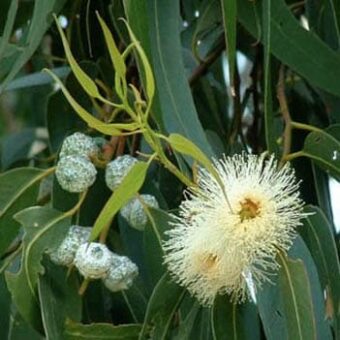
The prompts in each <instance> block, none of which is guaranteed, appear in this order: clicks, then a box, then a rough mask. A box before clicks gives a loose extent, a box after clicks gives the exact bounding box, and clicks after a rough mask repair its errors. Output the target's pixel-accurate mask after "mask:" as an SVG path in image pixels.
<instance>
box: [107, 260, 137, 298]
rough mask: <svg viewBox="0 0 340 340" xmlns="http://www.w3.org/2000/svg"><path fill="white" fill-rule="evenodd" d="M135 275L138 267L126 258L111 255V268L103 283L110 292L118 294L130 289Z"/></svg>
mask: <svg viewBox="0 0 340 340" xmlns="http://www.w3.org/2000/svg"><path fill="white" fill-rule="evenodd" d="M137 275H138V267H137V266H136V265H135V264H134V263H133V262H132V261H131V260H130V259H129V258H128V257H126V256H119V255H117V254H112V260H111V266H110V269H109V271H108V273H107V276H106V277H105V278H104V279H103V282H104V285H105V286H106V287H107V289H109V290H110V291H111V292H118V291H121V290H125V289H128V288H130V287H131V286H132V284H133V280H134V278H135V277H136V276H137Z"/></svg>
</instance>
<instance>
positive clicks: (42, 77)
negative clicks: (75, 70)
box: [4, 66, 70, 91]
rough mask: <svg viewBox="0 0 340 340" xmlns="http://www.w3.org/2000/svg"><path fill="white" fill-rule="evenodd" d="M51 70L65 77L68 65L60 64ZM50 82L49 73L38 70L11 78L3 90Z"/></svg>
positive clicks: (25, 87)
mask: <svg viewBox="0 0 340 340" xmlns="http://www.w3.org/2000/svg"><path fill="white" fill-rule="evenodd" d="M51 71H52V72H53V73H54V74H55V75H56V76H58V77H59V78H66V77H67V76H68V75H69V73H70V68H69V67H68V66H61V67H56V68H52V69H51ZM51 82H52V79H51V77H50V76H49V75H47V74H45V73H42V72H41V71H39V72H35V73H32V74H29V75H25V76H22V77H18V78H16V79H14V80H12V81H11V82H10V83H9V84H8V86H7V87H6V89H5V90H4V91H13V90H19V89H28V88H30V87H33V86H42V85H46V84H50V83H51Z"/></svg>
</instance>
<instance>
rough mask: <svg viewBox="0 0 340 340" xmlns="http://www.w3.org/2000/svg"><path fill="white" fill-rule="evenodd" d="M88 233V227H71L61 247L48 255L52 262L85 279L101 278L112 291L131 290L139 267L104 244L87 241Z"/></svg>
mask: <svg viewBox="0 0 340 340" xmlns="http://www.w3.org/2000/svg"><path fill="white" fill-rule="evenodd" d="M90 234H91V228H90V227H81V226H77V225H73V226H71V227H70V229H69V231H68V233H67V235H66V237H65V239H64V240H63V241H62V243H61V244H60V246H59V247H58V248H57V249H56V250H55V251H53V252H52V253H51V254H50V258H51V260H52V261H53V262H54V263H56V264H58V265H65V266H71V265H74V266H75V267H76V268H77V269H78V271H79V272H80V274H81V275H82V276H84V278H85V279H102V280H103V283H104V285H105V286H106V287H107V288H108V289H109V290H110V291H112V292H117V291H121V290H125V289H128V288H130V287H131V285H132V283H133V280H134V278H135V277H136V276H137V275H138V267H137V266H136V265H135V264H134V263H133V262H132V261H131V260H130V259H129V258H128V257H126V256H120V255H118V254H115V253H113V252H111V251H110V250H109V249H108V248H107V246H106V245H105V244H101V243H97V242H88V239H89V236H90Z"/></svg>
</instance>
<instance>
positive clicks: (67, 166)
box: [55, 156, 97, 192]
mask: <svg viewBox="0 0 340 340" xmlns="http://www.w3.org/2000/svg"><path fill="white" fill-rule="evenodd" d="M55 174H56V177H57V180H58V182H59V184H60V186H61V187H62V188H63V189H64V190H66V191H68V192H83V191H85V190H86V189H87V188H88V187H90V186H91V185H92V184H93V183H94V181H95V180H96V175H97V170H96V168H95V167H94V165H93V164H92V163H91V162H90V161H89V160H88V159H87V158H85V157H82V156H66V157H63V158H61V159H60V160H59V162H58V164H57V169H56V172H55Z"/></svg>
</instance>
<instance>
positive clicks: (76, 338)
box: [64, 321, 141, 340]
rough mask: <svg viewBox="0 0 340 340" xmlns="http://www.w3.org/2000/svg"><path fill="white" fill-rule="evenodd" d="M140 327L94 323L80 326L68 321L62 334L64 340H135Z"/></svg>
mask: <svg viewBox="0 0 340 340" xmlns="http://www.w3.org/2000/svg"><path fill="white" fill-rule="evenodd" d="M140 330H141V326H140V325H138V324H130V325H119V326H113V325H111V324H105V323H96V324H90V325H82V324H80V323H75V322H72V321H68V322H67V323H66V329H65V334H64V339H65V340H81V339H84V340H92V339H96V340H123V339H126V340H137V339H138V334H139V332H140Z"/></svg>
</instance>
